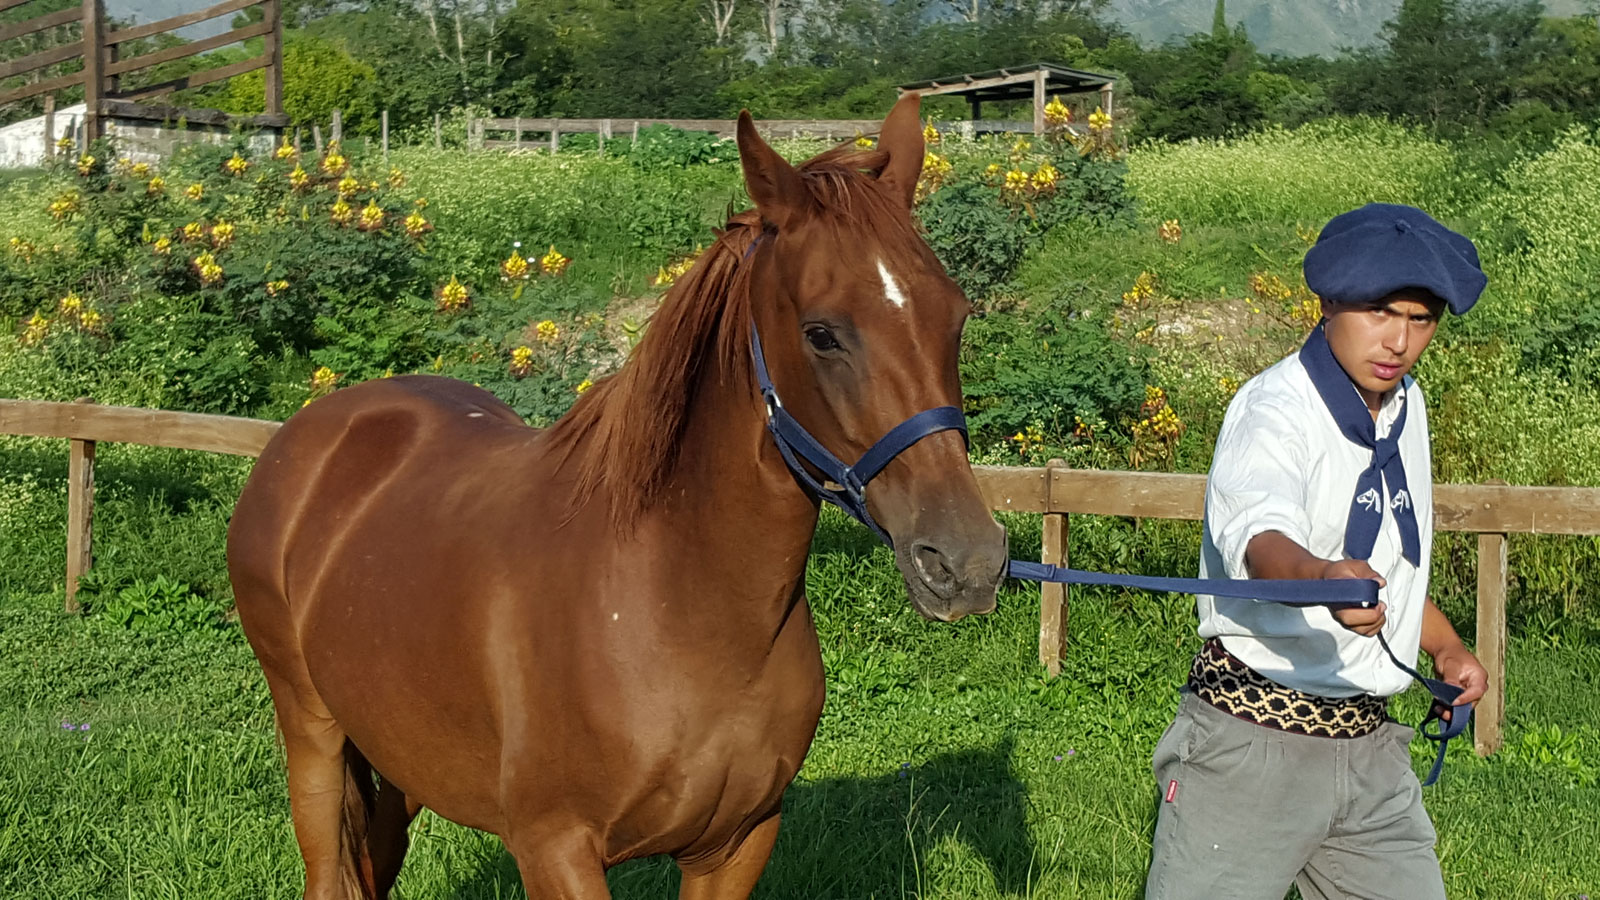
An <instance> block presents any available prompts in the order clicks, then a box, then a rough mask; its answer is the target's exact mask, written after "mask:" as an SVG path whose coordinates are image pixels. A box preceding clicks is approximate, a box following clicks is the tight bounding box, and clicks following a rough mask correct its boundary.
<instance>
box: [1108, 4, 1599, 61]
mask: <svg viewBox="0 0 1600 900" xmlns="http://www.w3.org/2000/svg"><path fill="white" fill-rule="evenodd" d="M1583 7H1584V3H1583V0H1545V8H1546V9H1548V10H1549V11H1550V14H1551V15H1556V16H1574V15H1580V14H1582V13H1583V11H1584V10H1583ZM1399 8H1400V0H1289V2H1284V0H1229V2H1228V22H1229V24H1236V23H1239V22H1243V23H1244V26H1245V30H1246V31H1247V32H1249V34H1250V37H1251V39H1252V40H1254V41H1255V43H1256V46H1258V47H1260V48H1261V50H1262V51H1263V52H1265V53H1284V54H1289V55H1307V54H1322V55H1326V56H1331V55H1333V54H1335V53H1337V52H1338V51H1339V48H1341V47H1360V46H1364V45H1366V44H1369V43H1372V42H1373V41H1374V40H1375V39H1376V38H1377V35H1378V31H1379V30H1380V29H1381V28H1382V27H1383V23H1384V22H1386V21H1388V20H1389V19H1391V18H1393V17H1394V14H1395V11H1396V10H1398V9H1399ZM1214 9H1215V2H1214V0H1111V4H1110V8H1109V10H1108V15H1109V16H1110V17H1111V18H1114V19H1116V20H1117V21H1118V22H1120V23H1121V24H1122V25H1123V26H1124V27H1125V28H1127V29H1128V30H1129V31H1131V32H1133V34H1134V35H1136V36H1137V37H1138V38H1139V39H1140V40H1142V41H1144V42H1145V43H1147V44H1149V43H1160V42H1161V41H1164V40H1166V39H1168V38H1171V37H1177V36H1181V35H1185V34H1192V33H1194V32H1197V31H1206V30H1208V29H1210V28H1211V16H1212V12H1213V10H1214Z"/></svg>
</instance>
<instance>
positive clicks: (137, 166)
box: [128, 162, 150, 178]
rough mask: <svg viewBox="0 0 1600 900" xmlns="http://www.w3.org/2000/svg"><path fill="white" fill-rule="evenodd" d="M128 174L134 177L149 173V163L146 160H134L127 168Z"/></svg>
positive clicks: (142, 176)
mask: <svg viewBox="0 0 1600 900" xmlns="http://www.w3.org/2000/svg"><path fill="white" fill-rule="evenodd" d="M128 174H130V175H132V176H133V177H135V178H144V177H145V176H147V175H149V174H150V164H149V163H147V162H136V163H134V164H133V166H132V167H130V168H129V169H128Z"/></svg>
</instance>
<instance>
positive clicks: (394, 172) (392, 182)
mask: <svg viewBox="0 0 1600 900" xmlns="http://www.w3.org/2000/svg"><path fill="white" fill-rule="evenodd" d="M405 186H406V173H404V172H402V171H400V170H399V169H390V170H389V187H392V188H394V189H395V190H397V191H398V190H399V189H401V188H403V187H405Z"/></svg>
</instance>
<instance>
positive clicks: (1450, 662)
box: [1433, 644, 1489, 718]
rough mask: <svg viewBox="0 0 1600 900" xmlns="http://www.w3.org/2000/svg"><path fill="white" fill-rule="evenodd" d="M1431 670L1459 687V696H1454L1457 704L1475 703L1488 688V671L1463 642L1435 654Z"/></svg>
mask: <svg viewBox="0 0 1600 900" xmlns="http://www.w3.org/2000/svg"><path fill="white" fill-rule="evenodd" d="M1433 670H1434V671H1435V672H1437V673H1438V675H1439V677H1440V678H1442V679H1444V680H1445V681H1446V682H1448V683H1449V684H1453V685H1455V686H1456V687H1459V688H1461V696H1460V697H1457V698H1456V703H1457V704H1462V703H1476V702H1477V701H1478V700H1479V699H1480V698H1482V697H1483V692H1484V691H1486V690H1488V689H1489V671H1488V670H1487V669H1485V668H1484V667H1483V663H1480V662H1478V658H1477V657H1476V656H1473V655H1472V651H1471V650H1468V649H1467V648H1466V646H1465V645H1463V644H1456V645H1455V646H1454V647H1451V648H1450V649H1448V650H1444V651H1441V652H1440V653H1439V655H1437V656H1435V657H1434V658H1433ZM1446 718H1448V714H1447V715H1446Z"/></svg>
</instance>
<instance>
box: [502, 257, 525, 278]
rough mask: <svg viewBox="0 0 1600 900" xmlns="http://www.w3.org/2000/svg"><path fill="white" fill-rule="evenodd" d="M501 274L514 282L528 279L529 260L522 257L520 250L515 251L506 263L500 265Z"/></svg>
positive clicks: (507, 258)
mask: <svg viewBox="0 0 1600 900" xmlns="http://www.w3.org/2000/svg"><path fill="white" fill-rule="evenodd" d="M500 273H501V274H502V275H504V276H505V277H507V278H509V279H511V280H512V281H516V280H518V279H521V278H527V277H528V260H527V258H526V257H524V256H523V255H522V252H521V251H520V250H513V251H512V253H511V255H510V256H508V257H506V259H505V261H504V262H502V263H501V264H500Z"/></svg>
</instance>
